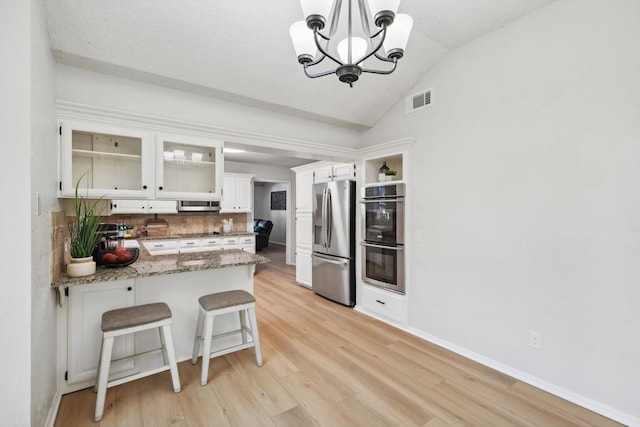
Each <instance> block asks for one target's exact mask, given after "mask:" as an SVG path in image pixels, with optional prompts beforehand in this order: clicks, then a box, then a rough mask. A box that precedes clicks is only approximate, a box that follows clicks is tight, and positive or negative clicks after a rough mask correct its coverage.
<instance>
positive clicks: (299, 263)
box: [296, 248, 311, 288]
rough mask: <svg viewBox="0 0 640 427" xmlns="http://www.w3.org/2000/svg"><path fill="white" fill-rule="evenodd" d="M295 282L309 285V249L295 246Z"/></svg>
mask: <svg viewBox="0 0 640 427" xmlns="http://www.w3.org/2000/svg"><path fill="white" fill-rule="evenodd" d="M296 282H298V284H300V285H302V286H306V287H308V288H310V287H311V251H310V250H305V249H299V248H296Z"/></svg>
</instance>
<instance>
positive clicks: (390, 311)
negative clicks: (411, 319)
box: [362, 285, 405, 323]
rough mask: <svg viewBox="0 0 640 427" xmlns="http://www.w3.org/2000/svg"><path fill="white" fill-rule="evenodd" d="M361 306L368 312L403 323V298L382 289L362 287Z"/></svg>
mask: <svg viewBox="0 0 640 427" xmlns="http://www.w3.org/2000/svg"><path fill="white" fill-rule="evenodd" d="M362 305H363V306H364V308H365V309H367V310H368V311H371V312H372V313H376V314H379V315H381V316H384V317H387V318H389V319H391V320H395V321H396V322H400V323H405V296H404V295H398V294H395V293H393V292H389V291H385V290H384V289H379V288H374V287H370V286H367V285H363V286H362Z"/></svg>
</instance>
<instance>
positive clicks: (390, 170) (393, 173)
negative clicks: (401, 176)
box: [384, 169, 398, 176]
mask: <svg viewBox="0 0 640 427" xmlns="http://www.w3.org/2000/svg"><path fill="white" fill-rule="evenodd" d="M384 174H385V175H391V176H396V175H397V174H398V172H397V171H394V170H393V169H389V170H388V171H386V172H385V173H384Z"/></svg>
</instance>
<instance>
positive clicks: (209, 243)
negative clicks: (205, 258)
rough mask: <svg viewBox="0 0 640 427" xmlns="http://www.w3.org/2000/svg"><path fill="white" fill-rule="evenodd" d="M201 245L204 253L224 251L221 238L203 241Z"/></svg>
mask: <svg viewBox="0 0 640 427" xmlns="http://www.w3.org/2000/svg"><path fill="white" fill-rule="evenodd" d="M200 245H201V247H200V249H201V250H203V251H219V250H220V249H222V239H221V238H219V237H212V238H206V239H202V240H201V241H200Z"/></svg>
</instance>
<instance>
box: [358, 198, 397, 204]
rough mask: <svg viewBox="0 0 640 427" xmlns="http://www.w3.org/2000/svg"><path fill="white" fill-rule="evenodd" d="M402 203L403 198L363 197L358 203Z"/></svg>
mask: <svg viewBox="0 0 640 427" xmlns="http://www.w3.org/2000/svg"><path fill="white" fill-rule="evenodd" d="M387 202H389V203H404V199H402V198H398V199H363V200H360V203H387Z"/></svg>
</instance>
